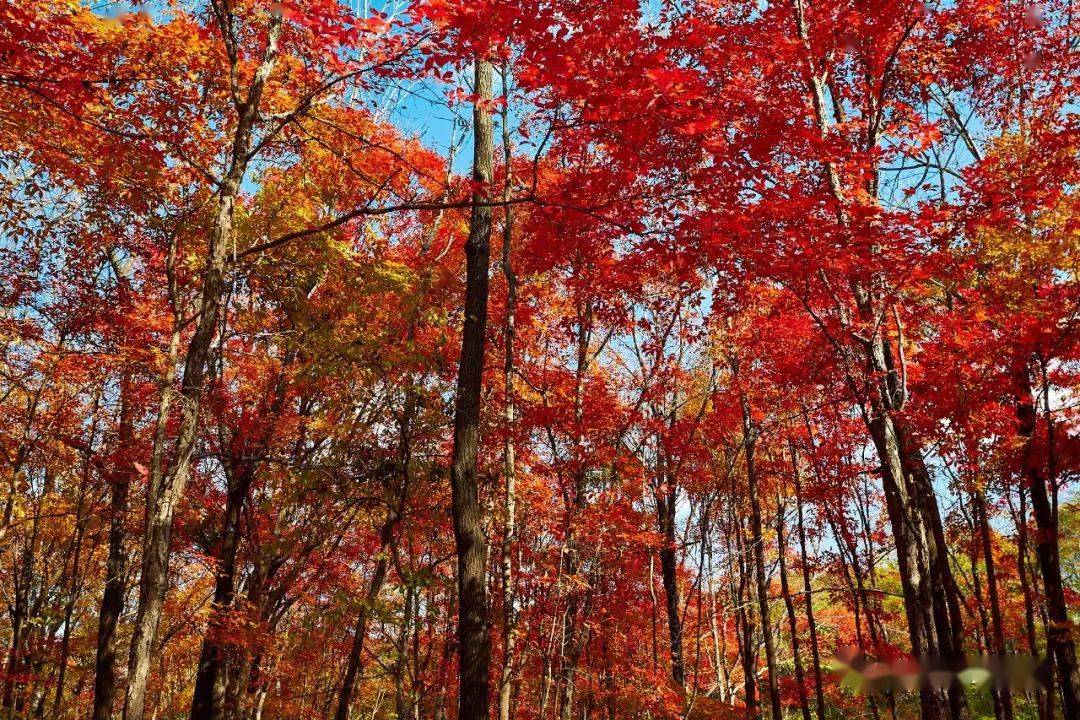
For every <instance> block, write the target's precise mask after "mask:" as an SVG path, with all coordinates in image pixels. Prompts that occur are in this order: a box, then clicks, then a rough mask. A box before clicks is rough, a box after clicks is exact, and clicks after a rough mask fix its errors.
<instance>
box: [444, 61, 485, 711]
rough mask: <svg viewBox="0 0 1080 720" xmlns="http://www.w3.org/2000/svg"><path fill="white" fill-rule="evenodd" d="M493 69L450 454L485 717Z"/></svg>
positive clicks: (469, 670)
mask: <svg viewBox="0 0 1080 720" xmlns="http://www.w3.org/2000/svg"><path fill="white" fill-rule="evenodd" d="M492 74H493V73H492V67H491V64H490V63H488V62H487V61H486V60H481V59H477V60H476V65H475V70H474V78H475V83H474V86H475V92H476V95H477V102H476V105H475V106H474V108H473V181H474V182H476V183H477V186H478V189H477V190H476V192H475V193H474V194H473V200H474V202H475V203H477V204H474V205H473V208H472V215H471V217H470V219H469V238H468V240H467V241H466V244H465V257H466V275H465V325H464V330H463V332H462V339H461V362H460V364H459V366H458V382H457V402H456V403H455V408H454V451H453V453H454V454H453V462H452V465H451V468H450V483H451V490H452V494H453V516H454V539H455V542H456V546H457V560H458V567H457V583H458V632H457V634H458V658H459V668H458V672H459V684H458V693H459V695H458V720H487V717H488V668H489V666H490V663H491V638H490V637H489V636H488V618H487V615H488V598H487V572H486V570H487V568H485V567H484V558H485V556H486V550H485V545H486V540H485V538H484V529H483V518H482V509H481V506H480V503H479V500H478V497H477V496H478V488H477V470H476V455H477V450H478V445H479V442H480V427H479V424H480V392H481V381H482V379H483V371H484V334H485V331H486V327H487V304H488V258H489V253H490V241H491V215H492V212H491V207H490V205H487V206H485V205H481V204H479V203H481V202H486V201H487V200H488V193H489V190H488V189H489V188H490V186H491V182H492V152H493V150H492V146H493V142H494V141H493V129H492V122H491V112H490V109H489V105H490V103H491V99H492Z"/></svg>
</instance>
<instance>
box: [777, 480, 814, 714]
mask: <svg viewBox="0 0 1080 720" xmlns="http://www.w3.org/2000/svg"><path fill="white" fill-rule="evenodd" d="M776 545H777V547H779V549H780V592H781V593H782V594H783V595H784V605H785V606H786V607H787V616H788V629H789V630H790V632H791V656H792V661H793V662H794V664H795V684H796V689H797V690H798V693H799V709H800V710H801V711H802V717H803V720H810V703H809V700H808V699H807V697H806V678H805V675H804V673H803V666H802V658H801V657H800V656H799V624H798V621H797V620H796V617H795V602H794V600H793V599H792V597H791V589H790V587H789V586H788V574H787V560H786V559H785V557H784V556H785V555H786V554H787V544H786V541H785V540H784V505H783V503H782V502H781V500H780V496H779V495H777V498H776Z"/></svg>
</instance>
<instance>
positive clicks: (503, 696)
mask: <svg viewBox="0 0 1080 720" xmlns="http://www.w3.org/2000/svg"><path fill="white" fill-rule="evenodd" d="M509 72H510V71H509V68H508V67H507V66H506V63H503V67H502V92H503V97H504V98H508V97H509V95H510V93H509V85H510V83H509V77H508V75H509ZM502 142H503V166H504V168H505V172H506V178H505V182H504V183H503V201H507V200H509V199H510V193H511V186H512V184H513V172H512V170H511V164H512V161H513V154H512V148H511V146H510V111H509V107H508V105H507V104H504V105H503V110H502ZM502 234H503V238H502V239H503V246H502V272H503V277H504V278H505V279H506V327H505V329H504V332H505V339H504V344H503V355H504V357H503V392H504V393H505V395H506V414H505V418H504V419H505V421H506V429H505V433H506V435H505V438H506V439H505V440H504V441H503V482H504V492H505V494H506V497H505V504H504V506H503V514H504V523H505V525H504V526H503V541H502V557H501V564H502V605H503V636H504V637H503V660H502V668H501V669H500V672H499V720H510V701H511V694H512V691H513V687H514V672H515V669H516V662H517V640H518V638H517V608H516V607H515V603H516V602H517V597H516V592H515V586H514V540H515V539H516V538H517V524H516V523H517V518H516V514H517V488H516V483H517V475H516V468H515V460H514V450H515V448H514V435H513V433H514V429H515V423H516V421H517V420H516V408H515V404H514V398H515V395H514V333H515V330H516V329H515V325H514V322H515V313H516V310H517V276H516V275H514V268H513V265H512V263H511V261H510V250H511V245H512V241H513V234H514V214H513V209H512V208H511V206H510V205H509V204H507V205H506V207H505V208H504V210H503V233H502Z"/></svg>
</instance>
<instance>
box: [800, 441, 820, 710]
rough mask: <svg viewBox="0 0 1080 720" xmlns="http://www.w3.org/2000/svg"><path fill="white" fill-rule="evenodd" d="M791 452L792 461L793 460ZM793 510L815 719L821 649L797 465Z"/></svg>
mask: <svg viewBox="0 0 1080 720" xmlns="http://www.w3.org/2000/svg"><path fill="white" fill-rule="evenodd" d="M794 457H795V456H794V452H793V453H792V458H793V460H792V462H795V460H794ZM794 478H795V510H796V513H797V518H798V530H799V557H800V560H801V565H802V581H803V593H804V598H805V602H806V622H807V624H808V625H809V626H810V656H811V659H812V661H813V664H814V700H815V703H816V706H815V710H816V714H817V720H825V698H824V696H823V690H822V685H821V650H820V647H819V646H818V635H817V623H815V622H814V599H813V588H812V587H811V584H810V564H809V562H808V560H807V554H806V526H805V520H804V518H803V500H802V481H801V480H800V477H799V470H798V467H796V468H795V472H794Z"/></svg>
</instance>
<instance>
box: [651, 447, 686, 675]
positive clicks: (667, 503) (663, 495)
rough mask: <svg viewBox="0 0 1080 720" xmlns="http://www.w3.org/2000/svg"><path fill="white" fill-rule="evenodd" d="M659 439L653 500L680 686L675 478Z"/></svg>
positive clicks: (671, 643)
mask: <svg viewBox="0 0 1080 720" xmlns="http://www.w3.org/2000/svg"><path fill="white" fill-rule="evenodd" d="M660 444H661V441H660V440H659V439H657V445H658V447H657V453H658V454H659V456H660V457H661V458H662V459H661V461H660V463H659V464H660V469H659V474H660V477H659V478H658V480H657V485H656V486H655V487H654V488H653V498H654V499H655V501H656V522H657V525H658V529H659V530H660V535H661V536H662V537H663V543H664V544H663V545H662V546H661V547H660V552H659V555H660V575H661V577H662V579H663V582H664V605H665V609H666V610H667V621H668V639H669V649H670V652H671V677H672V679H673V680H674V681H675V684H676V685H678V686H679V687H680V688H682V687H683V686H685V684H686V668H685V665H684V661H683V628H682V615H681V609H682V608H681V606H682V599H681V598H680V596H679V582H678V569H679V561H678V558H677V557H676V554H675V502H676V499H677V498H676V486H675V480H674V479H673V478H671V477H670V476H669V473H668V469H667V462H666V461H665V460H664V459H663V457H664V455H663V448H661V447H659V445H660Z"/></svg>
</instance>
